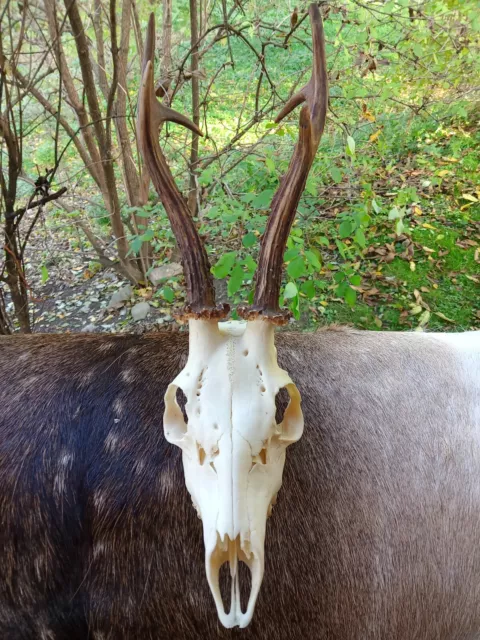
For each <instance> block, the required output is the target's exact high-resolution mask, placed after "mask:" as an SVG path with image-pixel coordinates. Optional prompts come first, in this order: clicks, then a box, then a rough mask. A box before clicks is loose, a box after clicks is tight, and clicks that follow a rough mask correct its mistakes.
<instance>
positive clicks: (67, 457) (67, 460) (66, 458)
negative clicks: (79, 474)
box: [59, 450, 73, 468]
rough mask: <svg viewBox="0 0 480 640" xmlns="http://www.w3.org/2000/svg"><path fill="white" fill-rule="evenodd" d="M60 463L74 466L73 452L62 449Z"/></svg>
mask: <svg viewBox="0 0 480 640" xmlns="http://www.w3.org/2000/svg"><path fill="white" fill-rule="evenodd" d="M59 463H60V465H61V466H62V467H70V468H71V467H72V463H73V453H69V452H68V451H65V450H64V451H62V452H61V454H60V459H59Z"/></svg>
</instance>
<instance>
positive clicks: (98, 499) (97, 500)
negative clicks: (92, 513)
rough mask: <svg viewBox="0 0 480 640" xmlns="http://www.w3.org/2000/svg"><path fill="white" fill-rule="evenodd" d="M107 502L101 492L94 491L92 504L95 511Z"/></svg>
mask: <svg viewBox="0 0 480 640" xmlns="http://www.w3.org/2000/svg"><path fill="white" fill-rule="evenodd" d="M106 502H107V496H106V495H105V494H104V493H102V491H95V492H94V494H93V504H94V506H95V508H96V509H101V508H102V507H104V506H105V503H106Z"/></svg>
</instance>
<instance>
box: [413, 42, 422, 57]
mask: <svg viewBox="0 0 480 640" xmlns="http://www.w3.org/2000/svg"><path fill="white" fill-rule="evenodd" d="M412 49H413V53H414V54H415V55H416V56H418V57H419V58H421V57H422V56H423V48H422V47H421V45H419V44H418V42H415V43H414V45H413V47H412Z"/></svg>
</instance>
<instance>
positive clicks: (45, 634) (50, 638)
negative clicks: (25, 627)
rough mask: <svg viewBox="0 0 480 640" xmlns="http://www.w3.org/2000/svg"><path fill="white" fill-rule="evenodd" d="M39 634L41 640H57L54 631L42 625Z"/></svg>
mask: <svg viewBox="0 0 480 640" xmlns="http://www.w3.org/2000/svg"><path fill="white" fill-rule="evenodd" d="M38 632H39V634H40V640H55V635H54V633H53V631H52V630H51V629H49V628H48V627H47V626H46V625H44V624H42V623H40V625H39V627H38Z"/></svg>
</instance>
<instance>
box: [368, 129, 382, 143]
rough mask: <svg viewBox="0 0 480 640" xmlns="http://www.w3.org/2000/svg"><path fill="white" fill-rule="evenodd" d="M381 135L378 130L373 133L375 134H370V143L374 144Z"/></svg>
mask: <svg viewBox="0 0 480 640" xmlns="http://www.w3.org/2000/svg"><path fill="white" fill-rule="evenodd" d="M381 133H382V130H381V129H379V130H378V131H375V133H372V135H371V136H370V142H376V141H377V140H378V138H379V137H380V134H381Z"/></svg>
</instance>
